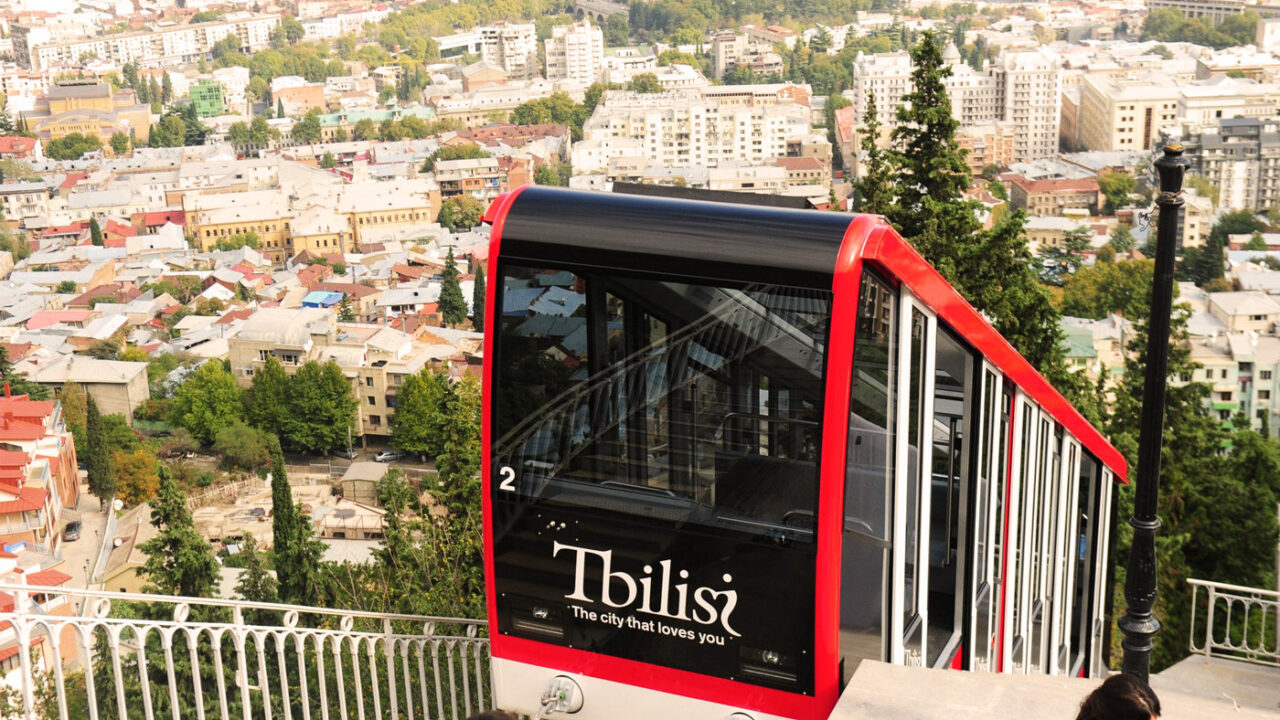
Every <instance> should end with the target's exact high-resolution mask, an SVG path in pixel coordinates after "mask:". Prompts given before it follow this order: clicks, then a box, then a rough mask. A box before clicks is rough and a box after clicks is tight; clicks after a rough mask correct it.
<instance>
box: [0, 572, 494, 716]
mask: <svg viewBox="0 0 1280 720" xmlns="http://www.w3.org/2000/svg"><path fill="white" fill-rule="evenodd" d="M0 592H4V593H8V594H10V595H12V596H14V598H15V603H14V607H15V610H14V611H13V612H8V613H0V623H5V622H7V623H12V628H13V629H14V631H15V633H16V647H17V653H18V655H17V657H18V667H17V674H18V675H19V682H18V684H17V685H18V691H19V692H18V695H19V700H20V703H21V716H22V717H27V718H32V717H60V718H63V719H64V720H65V719H66V718H69V717H82V718H83V717H89V718H96V717H119V718H124V717H130V718H146V719H147V720H153V719H154V718H157V717H169V716H171V717H175V718H176V717H179V716H184V717H185V716H190V717H195V718H202V719H203V718H223V719H224V720H225V719H226V718H229V717H237V716H241V717H246V718H248V717H266V718H271V717H277V718H286V719H290V718H298V719H305V720H313V719H314V720H328V719H329V718H331V717H332V718H356V719H359V720H364V719H365V718H370V719H372V718H400V717H405V718H411V717H431V718H439V719H441V720H450V719H451V720H461V719H462V718H465V717H467V716H469V715H470V714H472V713H475V712H477V711H479V710H483V709H488V708H489V707H491V706H492V705H491V698H492V694H491V688H490V680H489V639H488V628H487V625H486V624H485V622H484V621H482V620H468V619H460V618H447V617H429V616H418V615H395V614H381V613H371V612H361V611H353V610H335V609H331V608H315V607H300V606H294V605H282V604H275V603H253V602H243V601H235V600H221V599H206V598H184V597H173V596H167V595H145V594H136V593H114V592H102V591H91V590H68V589H65V588H45V587H34V586H26V585H0ZM34 595H43V596H45V597H46V598H51V599H52V598H61V599H62V601H61V602H56V601H55V600H47V601H46V602H45V603H43V604H40V605H36V604H34V603H32V602H31V598H32V596H34ZM68 603H70V604H71V605H72V606H73V607H75V608H79V609H80V613H79V614H78V615H74V614H73V615H63V614H56V613H47V612H46V609H48V610H52V608H54V607H56V606H59V605H63V606H65V605H66V604H68ZM63 612H66V610H65V608H64V609H63ZM11 647H12V646H11ZM3 651H4V648H3V647H0V653H3ZM59 658H61V660H59ZM86 668H92V672H88V673H86V672H85V669H86Z"/></svg>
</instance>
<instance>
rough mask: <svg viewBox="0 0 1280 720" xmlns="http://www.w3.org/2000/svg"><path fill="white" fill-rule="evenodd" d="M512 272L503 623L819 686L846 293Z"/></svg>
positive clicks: (506, 307) (504, 361)
mask: <svg viewBox="0 0 1280 720" xmlns="http://www.w3.org/2000/svg"><path fill="white" fill-rule="evenodd" d="M499 271H500V273H501V277H500V280H499V282H500V283H501V285H499V288H500V294H501V301H500V307H499V308H498V309H497V312H498V313H500V317H499V319H498V321H497V327H496V328H495V332H496V337H495V342H494V348H495V357H494V358H492V365H491V366H492V367H493V368H494V371H493V372H494V377H493V378H492V379H491V380H492V382H493V383H494V387H493V392H492V394H491V397H492V398H493V405H492V410H491V412H492V421H493V427H492V429H491V430H492V438H493V441H492V448H491V452H492V457H491V461H492V462H491V469H492V478H491V488H492V501H493V508H494V512H493V517H494V541H493V542H494V557H495V582H496V591H497V595H498V619H499V630H500V632H503V633H507V634H511V635H515V636H519V637H525V638H529V639H533V640H540V641H544V642H551V643H555V644H559V645H564V646H568V647H573V648H582V649H587V650H591V651H595V652H600V653H604V654H608V655H614V656H618V657H623V658H628V659H632V660H641V661H645V662H651V663H655V664H659V665H665V666H669V667H676V668H681V669H687V670H693V671H697V672H701V673H705V674H709V675H716V676H720V677H725V678H731V679H735V680H740V681H743V682H749V683H754V684H758V685H762V686H767V687H773V688H777V689H784V690H790V691H794V692H806V693H807V692H812V686H813V679H812V673H813V662H812V658H813V651H812V644H813V599H814V573H815V554H816V541H815V530H816V528H815V518H816V514H817V502H818V458H819V456H820V452H819V441H820V424H819V420H820V419H821V416H822V396H823V373H824V369H825V367H824V365H825V347H826V342H827V332H828V326H829V322H830V307H831V294H830V292H829V291H824V290H817V289H806V288H795V287H786V286H780V285H770V284H765V283H743V284H737V285H724V286H711V285H705V284H695V283H693V282H688V281H684V280H673V279H663V278H656V277H650V276H638V275H628V274H622V273H600V272H598V271H588V270H575V269H566V268H546V267H528V266H521V265H519V264H515V263H513V262H511V261H507V262H505V263H504V264H503V265H502V267H500V269H499Z"/></svg>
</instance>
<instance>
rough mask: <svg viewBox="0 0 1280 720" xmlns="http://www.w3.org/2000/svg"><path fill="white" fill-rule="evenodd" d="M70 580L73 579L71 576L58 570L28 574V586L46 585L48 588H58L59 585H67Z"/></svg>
mask: <svg viewBox="0 0 1280 720" xmlns="http://www.w3.org/2000/svg"><path fill="white" fill-rule="evenodd" d="M70 579H71V576H70V575H68V574H66V573H64V572H59V571H57V570H41V571H40V572H36V573H28V574H27V584H28V585H45V586H47V587H58V586H59V585H61V584H63V583H65V582H66V581H68V580H70Z"/></svg>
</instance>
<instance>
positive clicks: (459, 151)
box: [422, 143, 490, 172]
mask: <svg viewBox="0 0 1280 720" xmlns="http://www.w3.org/2000/svg"><path fill="white" fill-rule="evenodd" d="M489 156H490V155H489V152H488V151H487V150H485V149H484V148H482V147H480V146H479V145H476V144H475V143H459V144H457V145H445V146H444V147H442V148H440V149H439V150H436V151H435V152H433V153H431V155H430V156H428V157H427V159H426V160H424V161H423V163H422V172H431V171H432V170H435V167H436V163H437V162H439V161H441V160H471V159H475V158H487V157H489Z"/></svg>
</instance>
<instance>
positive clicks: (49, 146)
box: [44, 132, 102, 160]
mask: <svg viewBox="0 0 1280 720" xmlns="http://www.w3.org/2000/svg"><path fill="white" fill-rule="evenodd" d="M101 147H102V141H101V140H99V139H98V136H96V135H83V134H81V133H76V132H73V133H70V134H68V135H64V136H63V137H61V138H59V139H57V140H50V141H49V142H47V143H45V145H44V154H45V155H47V156H49V157H50V158H52V159H54V160H79V159H80V158H82V157H84V156H85V155H86V154H87V153H91V152H94V151H96V150H98V149H100V148H101Z"/></svg>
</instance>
